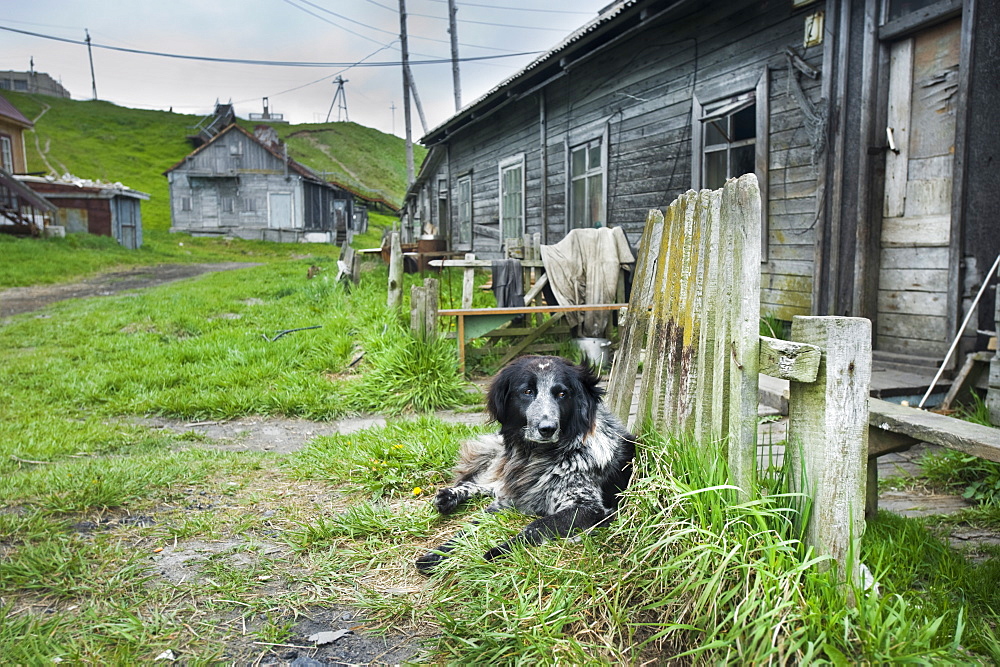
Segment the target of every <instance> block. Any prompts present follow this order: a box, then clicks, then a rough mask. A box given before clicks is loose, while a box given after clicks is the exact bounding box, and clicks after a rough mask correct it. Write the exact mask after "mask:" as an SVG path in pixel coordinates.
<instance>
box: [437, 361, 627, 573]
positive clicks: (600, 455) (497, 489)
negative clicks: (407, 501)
mask: <svg viewBox="0 0 1000 667" xmlns="http://www.w3.org/2000/svg"><path fill="white" fill-rule="evenodd" d="M597 383H598V378H597V376H596V375H595V374H594V373H593V372H592V371H591V370H590V369H589V368H587V367H586V366H574V365H572V364H571V363H570V362H568V361H566V360H565V359H562V358H560V357H542V356H528V357H521V358H520V359H517V360H515V361H513V362H512V363H511V364H509V365H508V366H507V367H506V368H504V369H503V370H502V371H500V373H499V375H497V377H496V378H495V379H494V381H493V384H492V386H491V387H490V390H489V393H488V394H487V399H486V405H487V410H488V411H489V415H490V418H491V420H492V421H495V422H498V423H499V424H500V432H499V433H497V434H495V435H489V436H483V437H480V438H477V439H474V440H471V441H469V442H466V443H464V444H463V445H462V447H461V450H460V451H459V458H458V464H457V465H456V467H455V473H456V476H457V479H456V481H455V485H454V486H451V487H448V488H444V489H440V490H439V491H438V492H437V496H436V497H435V498H434V504H435V506H436V507H437V509H438V511H440V512H441V513H442V514H450V513H451V512H454V511H455V509H457V508H458V506H459V505H460V504H461V503H463V502H464V501H466V500H468V499H469V498H471V497H473V496H479V495H484V496H492V497H493V498H494V501H493V502H492V503H491V504H490V505H489V507H487V508H486V511H487V512H497V511H500V510H502V509H505V508H514V509H517V510H519V511H521V512H524V513H526V514H534V515H537V516H540V517H541V518H540V519H537V520H535V521H532V522H531V523H530V524H528V526H527V527H526V528H525V529H524V530H523V531H522V532H521V533H520V534H518V535H517V536H515V537H514V538H513V539H511V540H509V541H507V542H504V543H503V544H499V545H497V546H495V547H493V548H492V549H490V550H489V551H488V552H486V554H485V557H486V559H487V560H492V559H494V558H496V557H498V556H501V555H503V554H505V553H507V552H509V551H510V550H511V548H512V545H513V544H515V543H517V542H523V543H527V544H539V543H541V542H543V541H545V540H546V539H548V538H554V537H564V536H568V535H571V534H573V533H576V532H579V531H581V530H587V529H589V528H593V527H594V526H598V525H601V524H603V523H605V522H607V521H609V520H610V519H611V517H612V515H613V513H614V511H615V510H616V509H617V507H618V495H619V494H620V493H621V492H622V491H623V490H624V489H625V487H626V486H627V485H628V482H629V478H630V477H631V475H632V458H633V456H634V454H635V438H634V437H633V436H632V435H631V434H630V433H629V432H628V431H627V430H626V429H625V427H624V426H623V425H622V423H621V422H620V421H619V420H618V419H617V418H616V417H615V416H614V415H612V414H611V413H610V412H609V411H608V409H607V408H606V407H605V406H604V404H603V403H602V402H601V395H602V393H603V392H602V391H601V389H599V388H598V387H597ZM455 541H456V540H455V539H452V540H450V541H448V542H446V543H445V544H443V545H441V546H439V547H437V548H436V549H434V550H432V551H430V552H429V553H427V554H425V555H423V556H421V557H420V558H418V559H417V569H418V570H420V571H421V572H423V573H425V574H426V573H429V572H430V571H431V570H432V569H434V567H436V566H437V565H438V564H439V563H440V562H441V561H442V560H444V559H445V558H447V554H448V552H449V551H451V550H452V549H453V548H454V546H455Z"/></svg>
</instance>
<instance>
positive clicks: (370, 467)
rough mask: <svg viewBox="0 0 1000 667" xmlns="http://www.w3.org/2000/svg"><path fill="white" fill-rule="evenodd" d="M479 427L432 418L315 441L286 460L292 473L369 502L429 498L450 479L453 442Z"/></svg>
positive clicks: (453, 451)
mask: <svg viewBox="0 0 1000 667" xmlns="http://www.w3.org/2000/svg"><path fill="white" fill-rule="evenodd" d="M482 430H483V429H482V428H479V427H471V426H463V425H459V424H445V423H443V422H441V421H440V420H438V419H435V418H432V417H423V418H420V419H416V420H407V421H397V422H393V423H391V424H389V425H388V426H386V427H384V428H373V429H368V430H365V431H362V432H361V433H359V434H350V435H334V436H329V437H322V438H316V439H315V440H313V441H312V442H311V443H310V444H309V445H308V446H307V447H306V448H305V449H303V450H302V451H300V452H298V453H296V454H295V455H294V456H293V457H292V458H291V461H290V465H291V467H292V469H293V470H294V471H295V473H296V474H297V475H300V476H303V477H307V478H312V479H324V480H328V481H330V482H332V483H334V484H336V485H337V486H338V487H340V488H343V489H345V490H348V491H352V492H356V493H359V494H362V495H364V496H368V497H371V498H383V497H401V496H402V497H406V496H421V495H425V494H433V492H434V490H435V488H437V487H440V486H443V485H445V484H447V483H448V482H449V481H450V480H451V468H452V466H453V465H454V462H455V455H456V453H457V451H458V442H459V441H461V440H464V439H467V438H469V437H472V436H473V435H476V434H477V433H479V432H481V431H482Z"/></svg>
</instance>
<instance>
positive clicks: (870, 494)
mask: <svg viewBox="0 0 1000 667" xmlns="http://www.w3.org/2000/svg"><path fill="white" fill-rule="evenodd" d="M868 425H869V430H868V482H867V493H866V496H867V500H866V503H865V515H866V516H869V517H871V516H874V515H875V512H876V511H877V510H878V457H879V456H882V455H883V454H890V453H892V452H900V451H905V450H907V449H909V448H910V447H912V446H913V445H915V444H917V443H919V442H929V443H931V444H934V445H940V446H941V447H947V448H948V449H954V450H956V451H960V452H964V453H966V454H971V455H972V456H978V457H979V458H981V459H988V460H990V461H997V462H1000V429H997V428H993V427H992V426H983V425H981V424H974V423H972V422H967V421H964V420H961V419H956V418H954V417H948V416H946V415H939V414H937V413H934V412H927V411H925V410H918V409H917V408H911V407H908V406H905V405H899V404H896V403H891V402H889V401H883V400H880V399H877V398H870V399H868Z"/></svg>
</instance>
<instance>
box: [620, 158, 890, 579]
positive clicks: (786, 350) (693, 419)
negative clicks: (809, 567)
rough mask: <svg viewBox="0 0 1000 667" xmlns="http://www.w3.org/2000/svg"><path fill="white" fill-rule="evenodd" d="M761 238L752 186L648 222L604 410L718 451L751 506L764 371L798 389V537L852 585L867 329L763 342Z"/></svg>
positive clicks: (792, 440) (816, 320)
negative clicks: (800, 518) (827, 558)
mask: <svg viewBox="0 0 1000 667" xmlns="http://www.w3.org/2000/svg"><path fill="white" fill-rule="evenodd" d="M760 231H761V225H760V191H759V189H758V185H757V179H756V177H754V175H753V174H747V175H745V176H742V177H740V178H739V179H733V180H730V181H729V182H727V183H726V185H725V186H724V187H723V188H722V189H720V190H715V191H708V190H702V191H701V192H694V191H689V192H687V193H685V194H683V195H681V196H680V197H678V198H677V199H676V200H675V201H674V202H673V203H672V204H671V205H670V206H669V207H668V208H667V212H666V215H665V216H664V215H663V214H661V213H660V212H659V211H655V210H654V211H650V213H649V216H648V218H647V220H646V227H645V230H644V231H643V236H642V240H641V241H640V244H639V256H638V258H637V262H636V271H635V280H634V281H633V287H632V295H631V299H630V300H629V306H628V312H627V313H626V315H625V317H624V318H623V321H622V324H621V326H620V329H619V332H620V336H621V344H620V346H619V350H618V353H617V355H616V357H615V360H614V364H613V366H612V370H611V377H610V379H609V382H608V404H609V406H610V407H611V409H612V411H613V412H615V413H616V414H617V415H618V416H619V417H620V418H622V419H623V420H626V422H627V423H628V424H629V425H630V426H631V427H633V428H636V427H640V426H642V425H649V426H651V427H652V428H654V429H656V430H658V431H661V432H666V433H673V434H675V435H678V436H688V437H690V438H692V440H693V441H694V442H696V443H698V444H699V446H718V447H721V448H722V449H723V451H724V453H725V458H726V460H727V461H728V464H729V473H730V480H731V482H732V484H734V485H735V486H737V487H739V488H740V489H741V490H743V492H744V494H745V495H748V494H749V492H750V491H751V489H752V488H753V486H754V484H755V482H756V466H757V456H756V446H757V422H758V419H757V405H758V382H759V373H760V372H761V371H762V370H763V371H766V372H767V374H769V375H773V376H776V377H781V378H784V379H789V380H791V382H792V385H791V386H792V391H791V400H790V402H789V406H790V417H789V427H788V448H787V450H786V451H789V452H790V458H789V464H790V468H789V474H790V475H791V477H792V478H793V485H794V487H793V488H795V489H796V490H798V491H800V492H801V493H802V498H803V502H802V503H801V505H802V506H803V507H805V506H809V508H810V511H809V512H807V513H803V515H802V516H803V518H804V520H805V521H806V525H805V526H803V529H804V533H803V534H804V535H805V539H806V542H807V544H810V545H811V546H813V547H815V549H816V550H817V552H818V553H821V554H825V555H829V556H831V557H832V558H833V559H834V560H835V562H836V564H837V568H838V570H839V572H840V573H841V575H842V577H843V580H845V581H854V582H857V581H858V560H857V555H858V553H859V551H858V545H859V540H860V538H861V533H862V532H863V528H864V523H863V520H864V507H865V503H864V497H865V496H864V493H865V483H864V482H865V466H866V456H867V433H868V431H867V429H868V410H867V400H868V389H869V382H870V378H871V324H870V322H868V320H862V319H858V318H840V317H796V318H794V321H793V326H792V337H793V339H794V340H793V341H777V340H774V339H771V338H766V337H762V336H760V335H759V324H758V322H759V318H760V248H761V243H760ZM640 369H641V373H642V376H641V378H639V372H640ZM637 379H638V381H639V391H638V392H636V391H635V387H636V381H637ZM633 409H634V412H633Z"/></svg>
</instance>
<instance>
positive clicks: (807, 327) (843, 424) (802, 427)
mask: <svg viewBox="0 0 1000 667" xmlns="http://www.w3.org/2000/svg"><path fill="white" fill-rule="evenodd" d="M871 329H872V325H871V322H870V321H869V320H867V319H864V318H861V317H801V316H796V317H794V318H793V319H792V340H793V341H796V342H800V343H810V344H812V345H816V346H817V347H819V348H821V349H822V350H823V356H822V359H821V361H820V365H819V372H818V373H817V375H816V381H815V382H811V383H806V382H792V383H791V388H790V395H789V402H788V416H789V426H788V447H787V449H786V456H788V458H789V473H788V474H789V481H790V484H791V487H792V490H793V491H796V492H799V493H802V494H804V497H803V499H802V501H801V502H802V507H803V509H805V510H806V512H807V513H806V515H805V519H806V525H805V527H804V530H803V539H804V540H805V543H806V544H807V545H809V546H812V547H813V548H814V549H815V550H816V552H817V553H819V554H823V555H828V556H830V557H832V558H833V559H834V560H835V561H836V567H837V570H838V573H839V574H840V578H841V581H844V582H854V583H855V584H857V583H859V578H858V572H859V569H858V566H859V558H860V549H859V547H860V543H861V534H862V533H863V532H864V527H865V522H864V519H865V478H866V475H867V460H868V391H869V385H870V384H871V371H872V345H871ZM810 504H811V506H810Z"/></svg>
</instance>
